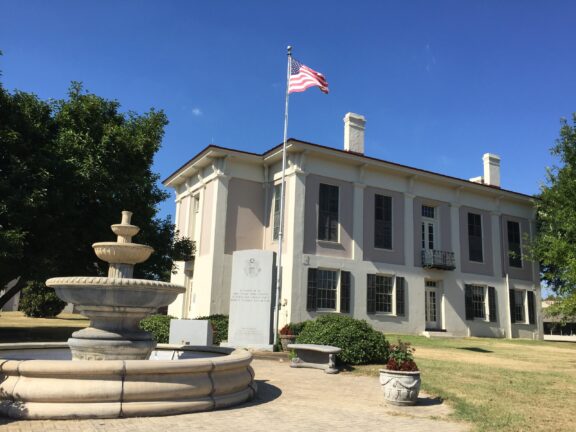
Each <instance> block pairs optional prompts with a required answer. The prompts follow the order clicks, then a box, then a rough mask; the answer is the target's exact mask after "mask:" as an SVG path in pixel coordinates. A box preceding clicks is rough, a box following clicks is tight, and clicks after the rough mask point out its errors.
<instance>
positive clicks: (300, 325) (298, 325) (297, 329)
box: [288, 321, 310, 336]
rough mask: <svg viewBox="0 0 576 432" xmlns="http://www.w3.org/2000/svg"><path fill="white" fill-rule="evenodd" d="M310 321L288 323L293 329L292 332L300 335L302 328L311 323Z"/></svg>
mask: <svg viewBox="0 0 576 432" xmlns="http://www.w3.org/2000/svg"><path fill="white" fill-rule="evenodd" d="M309 322H310V321H302V322H299V323H290V324H288V326H289V327H290V330H292V334H293V335H296V336H298V335H299V334H300V333H302V330H303V329H304V327H305V326H306V323H309Z"/></svg>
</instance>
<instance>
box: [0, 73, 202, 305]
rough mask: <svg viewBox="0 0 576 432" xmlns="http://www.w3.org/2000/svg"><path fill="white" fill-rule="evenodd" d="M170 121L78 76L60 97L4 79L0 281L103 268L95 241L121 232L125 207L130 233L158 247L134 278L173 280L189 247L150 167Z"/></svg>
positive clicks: (0, 118) (0, 123)
mask: <svg viewBox="0 0 576 432" xmlns="http://www.w3.org/2000/svg"><path fill="white" fill-rule="evenodd" d="M167 123H168V121H167V118H166V116H165V114H164V113H163V112H162V111H155V110H154V109H152V110H150V111H149V112H147V113H145V114H141V115H139V114H136V113H133V112H128V113H124V112H122V111H121V109H120V104H119V103H118V102H117V101H111V100H106V99H104V98H102V97H99V96H97V95H95V94H92V93H89V92H87V91H84V90H83V88H82V85H81V84H80V83H76V82H73V83H72V85H71V87H70V89H69V93H68V97H67V98H66V99H62V100H56V101H43V100H40V99H39V98H38V97H37V96H35V95H33V94H28V93H24V92H20V91H15V92H13V93H10V92H9V91H7V90H6V89H4V88H3V87H2V85H1V84H0V275H1V276H0V286H3V285H4V284H5V283H7V282H8V281H10V280H11V279H14V278H15V277H17V276H22V278H21V282H22V283H21V284H20V285H23V284H25V282H26V281H30V280H36V281H42V280H45V279H46V278H48V277H53V276H64V275H104V274H106V271H107V264H106V263H104V262H101V261H99V260H98V259H97V258H96V257H95V255H94V253H93V250H92V247H91V245H92V244H93V243H94V242H97V241H114V240H115V236H114V234H113V233H112V231H111V230H110V225H111V224H114V223H119V222H120V217H121V211H122V210H130V211H132V212H133V213H134V217H133V219H132V223H133V224H135V225H138V226H139V227H140V228H141V231H140V234H139V235H138V236H137V237H136V238H135V240H134V241H136V242H138V243H144V244H148V245H150V246H152V247H153V248H154V249H155V251H156V252H155V253H154V254H153V255H152V257H151V258H150V259H149V260H148V261H147V262H146V263H143V264H140V265H139V266H137V267H136V269H135V277H146V278H152V279H160V280H166V279H167V278H169V275H170V270H171V268H172V260H173V259H174V258H175V255H178V257H177V258H179V259H182V258H189V256H190V255H191V254H192V253H193V251H192V249H191V243H190V241H189V240H188V239H180V238H178V233H176V232H175V231H174V225H173V224H172V223H171V220H170V218H169V217H167V218H164V219H161V218H158V217H157V216H156V214H157V205H158V204H159V203H160V202H161V201H163V200H165V199H166V198H167V193H166V192H164V191H163V190H161V189H160V188H159V187H158V185H157V181H158V175H157V174H155V173H153V172H152V170H151V166H152V162H153V158H154V154H155V153H156V152H157V151H158V150H159V148H160V145H161V142H162V137H163V134H164V127H165V126H166V124H167ZM0 306H1V304H0Z"/></svg>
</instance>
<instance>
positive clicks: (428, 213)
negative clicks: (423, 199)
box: [422, 205, 434, 219]
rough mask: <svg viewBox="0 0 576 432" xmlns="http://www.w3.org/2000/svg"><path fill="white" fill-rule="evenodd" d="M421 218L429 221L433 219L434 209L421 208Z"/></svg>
mask: <svg viewBox="0 0 576 432" xmlns="http://www.w3.org/2000/svg"><path fill="white" fill-rule="evenodd" d="M422 216H423V217H427V218H430V219H434V207H430V206H427V205H423V206H422Z"/></svg>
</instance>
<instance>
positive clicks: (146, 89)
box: [0, 0, 576, 215]
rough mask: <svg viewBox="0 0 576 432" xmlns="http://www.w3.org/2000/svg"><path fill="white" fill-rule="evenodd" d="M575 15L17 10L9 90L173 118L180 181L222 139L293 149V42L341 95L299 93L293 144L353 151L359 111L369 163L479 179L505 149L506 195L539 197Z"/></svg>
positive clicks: (510, 4)
mask: <svg viewBox="0 0 576 432" xmlns="http://www.w3.org/2000/svg"><path fill="white" fill-rule="evenodd" d="M575 17H576V2H574V1H570V0H566V1H561V0H556V1H530V0H524V1H520V0H508V1H497V0H493V1H473V0H472V1H441V0H438V1H361V0H359V1H356V2H350V1H346V2H344V1H341V2H338V1H313V2H303V3H294V2H272V1H255V0H254V1H248V0H246V1H217V0H216V1H210V2H208V1H135V0H133V1H128V0H125V1H110V0H104V1H72V0H69V1H50V2H47V1H20V0H3V1H1V2H0V50H2V51H3V52H4V56H2V57H0V70H1V71H2V77H1V78H0V80H2V82H3V84H4V85H5V87H7V88H8V89H20V90H24V91H29V92H33V93H36V94H38V95H39V96H40V97H41V98H45V99H47V98H61V97H64V96H65V94H66V90H67V88H68V86H69V84H70V81H72V80H77V81H82V82H83V83H84V85H85V87H86V88H87V89H89V90H90V91H91V92H94V93H96V94H98V95H100V96H103V97H106V98H110V99H117V100H118V101H120V103H121V104H122V107H123V109H124V110H133V111H136V112H140V113H142V112H145V111H148V110H149V109H150V108H151V107H154V108H157V109H163V110H164V111H165V112H166V114H167V115H168V118H169V120H170V124H169V125H168V127H167V128H166V135H165V138H164V142H163V148H162V150H161V151H160V152H159V153H158V154H157V157H156V160H155V171H156V172H158V173H159V174H160V175H161V177H162V178H166V177H167V176H168V175H169V174H171V173H172V172H173V171H174V170H175V169H177V168H178V167H180V166H181V165H182V164H183V163H184V162H186V161H187V160H188V159H190V158H191V157H192V156H194V155H195V154H196V153H197V152H198V151H200V150H201V149H202V148H204V147H205V146H206V145H208V144H210V143H215V144H217V145H221V146H225V147H235V148H239V149H242V150H247V151H254V152H262V151H265V150H267V149H268V148H270V147H272V146H274V145H276V144H278V143H280V142H281V141H282V133H283V130H282V127H283V110H284V92H285V73H286V72H285V71H286V46H287V45H289V44H291V45H293V46H294V58H296V59H298V60H299V61H301V62H302V63H304V64H306V65H308V66H310V67H312V68H314V69H316V70H318V71H320V72H322V73H323V74H324V75H325V76H326V77H327V79H328V81H329V83H330V90H331V92H330V94H329V95H324V94H322V93H321V92H320V91H319V90H317V89H309V90H308V91H306V92H305V93H300V94H295V95H293V96H291V98H290V127H289V136H292V137H295V138H299V139H302V140H306V141H310V142H314V143H318V144H322V145H327V146H332V147H337V148H341V147H342V141H343V123H342V118H343V116H344V114H345V113H346V112H348V111H352V112H357V113H360V114H363V115H364V116H366V119H367V129H366V154H367V155H369V156H373V157H377V158H383V159H386V160H390V161H393V162H398V163H402V164H406V165H411V166H415V167H418V168H423V169H427V170H432V171H436V172H440V173H443V174H447V175H452V176H456V177H461V178H469V177H473V176H478V175H481V174H482V154H483V153H485V152H492V153H496V154H498V155H500V156H501V158H502V186H503V187H504V188H506V189H511V190H515V191H518V192H523V193H527V194H533V193H537V192H538V190H539V185H540V184H541V183H542V182H543V181H544V179H545V167H546V166H549V165H551V164H552V163H553V162H554V161H553V159H552V157H551V156H550V153H549V149H550V147H551V146H553V145H554V142H555V140H556V139H557V137H558V131H559V126H560V123H559V120H560V118H561V117H570V115H571V113H572V112H576V79H575V76H576V55H574V52H573V51H574V42H575V41H576V25H574V20H575ZM173 212H174V203H173V200H171V199H170V200H168V201H167V202H165V203H164V204H163V205H162V207H161V214H162V215H165V214H172V213H173Z"/></svg>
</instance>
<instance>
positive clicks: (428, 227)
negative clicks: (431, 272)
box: [421, 205, 437, 249]
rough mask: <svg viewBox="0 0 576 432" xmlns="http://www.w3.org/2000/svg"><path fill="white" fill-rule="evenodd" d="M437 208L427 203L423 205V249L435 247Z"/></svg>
mask: <svg viewBox="0 0 576 432" xmlns="http://www.w3.org/2000/svg"><path fill="white" fill-rule="evenodd" d="M435 216H436V209H435V208H434V207H430V206H427V205H423V206H422V239H421V240H422V249H435V248H436V247H435V240H434V238H435V236H436V235H437V234H436V221H435Z"/></svg>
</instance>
